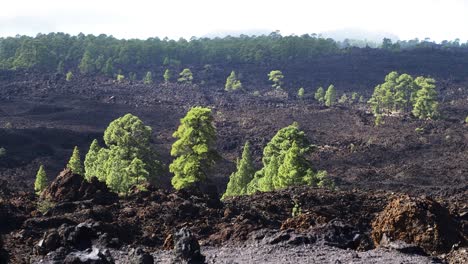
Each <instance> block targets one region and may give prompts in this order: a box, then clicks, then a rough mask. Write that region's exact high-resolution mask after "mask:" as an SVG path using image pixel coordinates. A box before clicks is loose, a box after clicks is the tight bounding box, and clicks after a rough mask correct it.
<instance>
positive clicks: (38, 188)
mask: <svg viewBox="0 0 468 264" xmlns="http://www.w3.org/2000/svg"><path fill="white" fill-rule="evenodd" d="M46 187H47V174H46V172H45V170H44V166H43V165H41V166H39V170H38V171H37V174H36V181H35V182H34V191H35V192H36V194H38V195H39V194H41V193H42V191H44V189H45V188H46Z"/></svg>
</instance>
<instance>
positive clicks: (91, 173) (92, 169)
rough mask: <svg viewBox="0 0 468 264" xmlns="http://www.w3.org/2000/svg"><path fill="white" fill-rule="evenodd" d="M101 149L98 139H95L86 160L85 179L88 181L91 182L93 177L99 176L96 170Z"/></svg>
mask: <svg viewBox="0 0 468 264" xmlns="http://www.w3.org/2000/svg"><path fill="white" fill-rule="evenodd" d="M100 149H101V147H100V146H99V143H98V141H97V139H94V140H93V142H92V143H91V146H90V147H89V151H88V153H87V154H86V156H85V160H84V168H85V178H86V179H87V180H88V181H90V180H91V178H92V177H95V176H97V175H98V173H97V168H96V167H97V165H98V164H97V162H96V161H97V159H98V153H99V150H100Z"/></svg>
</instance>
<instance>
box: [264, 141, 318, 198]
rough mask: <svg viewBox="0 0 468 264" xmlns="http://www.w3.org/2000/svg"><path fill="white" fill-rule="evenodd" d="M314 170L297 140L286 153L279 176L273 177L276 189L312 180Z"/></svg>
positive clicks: (279, 169)
mask: <svg viewBox="0 0 468 264" xmlns="http://www.w3.org/2000/svg"><path fill="white" fill-rule="evenodd" d="M313 175H314V173H313V171H312V168H311V167H310V165H309V164H308V162H307V161H306V159H305V158H304V156H303V154H302V153H301V150H300V148H299V147H298V146H297V144H296V142H293V144H292V146H291V148H289V150H288V151H287V152H286V153H285V156H284V160H283V163H282V164H281V165H280V167H279V168H278V174H277V177H276V178H274V179H273V186H274V187H275V189H281V188H285V187H288V186H293V185H302V184H306V183H307V182H311V180H310V179H312V178H313Z"/></svg>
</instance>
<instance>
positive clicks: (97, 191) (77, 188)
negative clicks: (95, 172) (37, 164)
mask: <svg viewBox="0 0 468 264" xmlns="http://www.w3.org/2000/svg"><path fill="white" fill-rule="evenodd" d="M41 198H42V199H47V200H50V201H55V202H69V201H80V200H91V199H92V200H93V202H94V203H95V204H112V203H114V202H117V201H118V196H117V194H115V193H112V192H110V191H109V189H108V188H107V186H106V184H105V183H103V182H100V181H99V180H98V179H97V178H95V177H93V178H91V181H90V182H88V181H87V180H85V179H84V178H83V177H82V176H80V175H78V174H73V173H72V171H71V170H70V169H68V168H67V169H65V170H63V171H62V172H61V173H60V174H59V175H58V176H57V177H56V178H55V180H54V181H53V182H52V183H51V184H50V185H49V187H47V189H45V191H44V192H43V193H42V195H41Z"/></svg>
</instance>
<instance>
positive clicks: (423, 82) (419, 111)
mask: <svg viewBox="0 0 468 264" xmlns="http://www.w3.org/2000/svg"><path fill="white" fill-rule="evenodd" d="M415 83H416V85H417V86H418V87H419V90H418V91H417V93H416V99H415V101H414V106H413V115H414V116H415V117H417V118H419V119H427V118H429V119H433V118H436V117H437V115H438V106H439V104H438V102H437V91H436V86H435V80H434V79H431V78H424V77H418V78H416V80H415Z"/></svg>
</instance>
